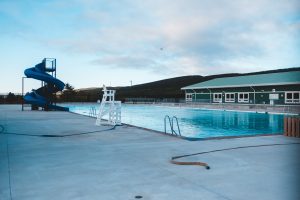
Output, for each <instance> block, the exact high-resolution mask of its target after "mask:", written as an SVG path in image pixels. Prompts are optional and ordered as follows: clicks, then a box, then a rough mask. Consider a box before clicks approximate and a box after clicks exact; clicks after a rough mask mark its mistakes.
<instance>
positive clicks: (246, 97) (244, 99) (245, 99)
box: [238, 93, 249, 103]
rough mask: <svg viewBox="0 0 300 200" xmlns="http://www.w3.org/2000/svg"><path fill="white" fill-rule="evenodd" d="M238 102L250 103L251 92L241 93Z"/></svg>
mask: <svg viewBox="0 0 300 200" xmlns="http://www.w3.org/2000/svg"><path fill="white" fill-rule="evenodd" d="M238 102H240V103H248V102H249V93H239V99H238Z"/></svg>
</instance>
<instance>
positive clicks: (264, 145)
mask: <svg viewBox="0 0 300 200" xmlns="http://www.w3.org/2000/svg"><path fill="white" fill-rule="evenodd" d="M294 144H300V143H299V142H292V143H275V144H261V145H249V146H240V147H231V148H226V149H216V150H211V151H203V152H199V153H193V154H186V155H181V156H174V157H172V158H171V160H170V162H171V163H172V164H176V165H199V166H204V167H205V168H206V169H210V166H209V165H208V164H207V163H204V162H182V161H176V160H177V159H179V158H185V157H190V156H196V155H202V154H209V153H214V152H220V151H230V150H236V149H246V148H256V147H268V146H279V145H294Z"/></svg>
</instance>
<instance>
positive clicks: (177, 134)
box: [164, 115, 181, 136]
mask: <svg viewBox="0 0 300 200" xmlns="http://www.w3.org/2000/svg"><path fill="white" fill-rule="evenodd" d="M167 120H168V121H169V125H170V129H171V135H176V136H181V132H180V128H179V123H178V118H177V117H176V116H173V117H172V118H171V117H170V116H169V115H166V116H165V119H164V125H165V134H170V133H167ZM174 121H175V122H176V125H177V132H176V131H175V130H174Z"/></svg>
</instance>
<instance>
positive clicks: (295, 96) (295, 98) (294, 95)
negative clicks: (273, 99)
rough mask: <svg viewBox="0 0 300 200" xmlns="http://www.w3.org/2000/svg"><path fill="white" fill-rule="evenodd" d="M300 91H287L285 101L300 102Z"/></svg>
mask: <svg viewBox="0 0 300 200" xmlns="http://www.w3.org/2000/svg"><path fill="white" fill-rule="evenodd" d="M299 96H300V92H299V91H296V92H286V93H285V103H300V99H299Z"/></svg>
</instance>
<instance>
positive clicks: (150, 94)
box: [74, 67, 300, 101]
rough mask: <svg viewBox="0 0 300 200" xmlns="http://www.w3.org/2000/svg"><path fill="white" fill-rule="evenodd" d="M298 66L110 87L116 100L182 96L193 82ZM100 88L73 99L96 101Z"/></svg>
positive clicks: (79, 93) (296, 69) (80, 90)
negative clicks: (183, 88)
mask: <svg viewBox="0 0 300 200" xmlns="http://www.w3.org/2000/svg"><path fill="white" fill-rule="evenodd" d="M299 70H300V68H299V67H298V68H287V69H278V70H269V71H260V72H253V73H244V74H238V73H231V74H218V75H211V76H200V75H195V76H181V77H176V78H170V79H165V80H160V81H154V82H151V83H145V84H140V85H134V86H127V87H115V88H112V89H115V90H117V94H116V98H117V99H118V100H122V101H124V100H125V98H156V99H163V98H175V99H180V98H184V91H182V90H181V88H182V87H185V86H188V85H192V84H195V83H199V82H203V81H208V80H211V79H214V78H222V77H233V76H244V75H254V74H266V73H274V72H286V71H299ZM101 90H102V89H101V88H85V89H79V90H76V98H75V99H77V100H75V99H74V100H75V101H96V100H97V99H99V98H100V94H101Z"/></svg>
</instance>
